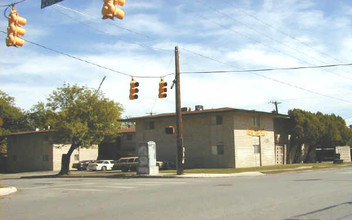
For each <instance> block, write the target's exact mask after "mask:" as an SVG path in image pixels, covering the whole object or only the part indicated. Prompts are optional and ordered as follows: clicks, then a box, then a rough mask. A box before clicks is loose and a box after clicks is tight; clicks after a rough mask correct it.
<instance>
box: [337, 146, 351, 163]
mask: <svg viewBox="0 0 352 220" xmlns="http://www.w3.org/2000/svg"><path fill="white" fill-rule="evenodd" d="M335 151H336V153H337V154H340V159H341V160H343V162H351V148H350V146H336V148H335Z"/></svg>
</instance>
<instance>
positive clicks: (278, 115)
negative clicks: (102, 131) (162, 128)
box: [119, 107, 289, 121]
mask: <svg viewBox="0 0 352 220" xmlns="http://www.w3.org/2000/svg"><path fill="white" fill-rule="evenodd" d="M222 112H244V113H256V114H262V115H268V116H269V115H270V116H273V117H276V118H289V116H288V115H284V114H276V113H272V112H263V111H255V110H246V109H237V108H228V107H226V108H217V109H204V110H199V111H184V112H182V115H183V116H191V115H200V114H211V113H222ZM175 115H176V113H164V114H157V115H146V116H140V117H132V118H128V119H121V120H119V121H136V120H139V119H153V118H165V117H175Z"/></svg>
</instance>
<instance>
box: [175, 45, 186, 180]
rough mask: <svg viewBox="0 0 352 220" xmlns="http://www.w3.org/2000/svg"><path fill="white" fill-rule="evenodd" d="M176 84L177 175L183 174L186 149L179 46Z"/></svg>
mask: <svg viewBox="0 0 352 220" xmlns="http://www.w3.org/2000/svg"><path fill="white" fill-rule="evenodd" d="M175 74H176V76H175V84H176V92H175V93H176V135H177V142H176V143H177V157H176V159H177V175H182V174H183V165H184V147H183V122H182V112H181V88H180V59H179V53H178V46H176V47H175Z"/></svg>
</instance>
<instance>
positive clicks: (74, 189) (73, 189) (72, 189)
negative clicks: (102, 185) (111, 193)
mask: <svg viewBox="0 0 352 220" xmlns="http://www.w3.org/2000/svg"><path fill="white" fill-rule="evenodd" d="M52 189H56V190H71V191H92V192H101V191H103V190H100V189H77V188H64V189H63V188H56V187H54V188H52Z"/></svg>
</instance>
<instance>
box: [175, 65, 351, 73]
mask: <svg viewBox="0 0 352 220" xmlns="http://www.w3.org/2000/svg"><path fill="white" fill-rule="evenodd" d="M341 66H352V63H339V64H328V65H319V66H297V67H279V68H263V69H248V70H213V71H193V72H192V71H190V72H181V73H182V74H208V73H209V74H212V73H247V72H268V71H278V70H302V69H321V68H333V67H341Z"/></svg>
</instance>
